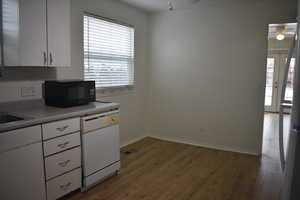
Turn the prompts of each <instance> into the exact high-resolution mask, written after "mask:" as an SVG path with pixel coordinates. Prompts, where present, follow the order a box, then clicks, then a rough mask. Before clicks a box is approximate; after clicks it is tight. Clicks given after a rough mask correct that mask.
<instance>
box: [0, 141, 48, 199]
mask: <svg viewBox="0 0 300 200" xmlns="http://www.w3.org/2000/svg"><path fill="white" fill-rule="evenodd" d="M0 168H1V170H0V177H1V183H0V199H3V200H4V199H5V200H18V199H28V200H29V199H30V200H45V199H46V192H45V177H44V165H43V148H42V143H41V142H39V143H35V144H29V145H27V146H23V147H20V148H15V149H13V150H9V151H7V152H2V153H1V154H0Z"/></svg>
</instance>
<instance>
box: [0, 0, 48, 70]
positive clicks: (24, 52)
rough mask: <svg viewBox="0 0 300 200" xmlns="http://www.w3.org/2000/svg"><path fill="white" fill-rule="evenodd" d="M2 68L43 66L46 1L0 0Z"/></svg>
mask: <svg viewBox="0 0 300 200" xmlns="http://www.w3.org/2000/svg"><path fill="white" fill-rule="evenodd" d="M2 9H3V12H2V18H3V22H2V28H3V33H2V34H3V63H4V65H5V66H44V65H46V55H47V54H46V53H47V32H46V27H47V26H46V0H2Z"/></svg>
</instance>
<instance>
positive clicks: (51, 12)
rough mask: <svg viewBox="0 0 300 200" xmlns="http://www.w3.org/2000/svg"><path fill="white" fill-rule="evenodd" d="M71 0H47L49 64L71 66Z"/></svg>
mask: <svg viewBox="0 0 300 200" xmlns="http://www.w3.org/2000/svg"><path fill="white" fill-rule="evenodd" d="M70 7H71V6H70V0H47V13H48V19H47V20H48V21H47V22H48V55H49V60H48V61H49V62H48V64H49V66H53V67H67V66H71V55H70V49H71V48H70V45H71V43H70V37H71V34H70V29H71V23H70V18H71V16H70V15H71V12H70V10H71V8H70Z"/></svg>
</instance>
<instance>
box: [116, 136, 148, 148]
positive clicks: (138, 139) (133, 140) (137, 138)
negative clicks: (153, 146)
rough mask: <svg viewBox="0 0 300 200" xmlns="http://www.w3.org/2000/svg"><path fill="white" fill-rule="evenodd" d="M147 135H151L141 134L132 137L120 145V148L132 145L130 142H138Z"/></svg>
mask: <svg viewBox="0 0 300 200" xmlns="http://www.w3.org/2000/svg"><path fill="white" fill-rule="evenodd" d="M146 137H150V136H140V137H136V138H134V139H132V140H129V141H128V142H125V143H123V144H122V145H121V146H120V148H123V147H125V146H127V145H130V144H133V143H136V142H138V141H140V140H142V139H144V138H146Z"/></svg>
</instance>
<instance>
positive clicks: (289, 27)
mask: <svg viewBox="0 0 300 200" xmlns="http://www.w3.org/2000/svg"><path fill="white" fill-rule="evenodd" d="M296 28H297V24H296V23H288V24H270V25H269V35H268V57H267V66H266V86H265V112H273V113H278V112H279V108H280V97H281V90H282V87H283V77H284V71H285V67H286V62H287V57H288V53H289V50H290V47H291V44H292V42H293V39H294V36H295V33H296ZM281 35H283V36H282V37H278V36H281ZM294 67H295V58H292V60H291V64H290V68H289V73H288V80H287V87H286V94H285V100H286V101H290V102H291V101H292V99H293V81H294V80H293V79H294ZM287 112H288V111H287Z"/></svg>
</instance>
